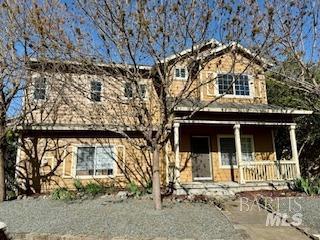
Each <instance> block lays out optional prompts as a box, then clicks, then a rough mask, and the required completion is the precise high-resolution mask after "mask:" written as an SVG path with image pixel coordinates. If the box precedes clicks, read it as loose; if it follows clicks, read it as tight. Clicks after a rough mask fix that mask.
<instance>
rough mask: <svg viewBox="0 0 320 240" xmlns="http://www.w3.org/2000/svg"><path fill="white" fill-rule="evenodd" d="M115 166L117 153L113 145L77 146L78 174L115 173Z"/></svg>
mask: <svg viewBox="0 0 320 240" xmlns="http://www.w3.org/2000/svg"><path fill="white" fill-rule="evenodd" d="M114 167H115V153H114V147H113V146H105V147H96V146H94V147H91V146H87V147H78V148H77V164H76V175H77V176H98V175H113V174H114Z"/></svg>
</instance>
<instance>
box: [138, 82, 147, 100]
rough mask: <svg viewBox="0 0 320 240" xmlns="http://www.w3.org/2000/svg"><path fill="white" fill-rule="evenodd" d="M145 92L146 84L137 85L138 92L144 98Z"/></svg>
mask: <svg viewBox="0 0 320 240" xmlns="http://www.w3.org/2000/svg"><path fill="white" fill-rule="evenodd" d="M146 93H147V85H146V84H140V85H139V94H140V96H141V97H142V98H146Z"/></svg>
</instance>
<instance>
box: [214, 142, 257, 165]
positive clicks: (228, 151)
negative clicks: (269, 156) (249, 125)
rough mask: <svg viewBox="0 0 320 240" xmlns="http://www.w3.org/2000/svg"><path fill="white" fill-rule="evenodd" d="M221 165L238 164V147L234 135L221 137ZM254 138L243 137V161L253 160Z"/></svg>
mask: <svg viewBox="0 0 320 240" xmlns="http://www.w3.org/2000/svg"><path fill="white" fill-rule="evenodd" d="M219 145H220V156H221V166H223V167H225V166H228V167H229V166H237V164H238V163H237V160H236V148H235V139H234V137H231V136H230V137H220V138H219ZM252 146H253V139H252V137H241V151H242V161H244V162H250V161H253V160H254V159H253V147H252Z"/></svg>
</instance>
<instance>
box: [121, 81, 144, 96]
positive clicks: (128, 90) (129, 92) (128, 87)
mask: <svg viewBox="0 0 320 240" xmlns="http://www.w3.org/2000/svg"><path fill="white" fill-rule="evenodd" d="M133 90H134V86H133V84H132V83H125V85H124V96H125V97H126V98H132V97H133ZM139 95H140V97H141V98H143V99H145V98H146V97H147V85H146V84H139Z"/></svg>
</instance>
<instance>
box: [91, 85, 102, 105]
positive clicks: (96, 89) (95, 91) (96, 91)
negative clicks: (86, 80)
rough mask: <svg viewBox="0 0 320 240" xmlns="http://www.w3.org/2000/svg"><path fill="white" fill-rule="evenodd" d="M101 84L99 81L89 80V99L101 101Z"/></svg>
mask: <svg viewBox="0 0 320 240" xmlns="http://www.w3.org/2000/svg"><path fill="white" fill-rule="evenodd" d="M101 89H102V84H101V82H99V81H91V91H90V93H91V96H90V97H91V101H94V102H101Z"/></svg>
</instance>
